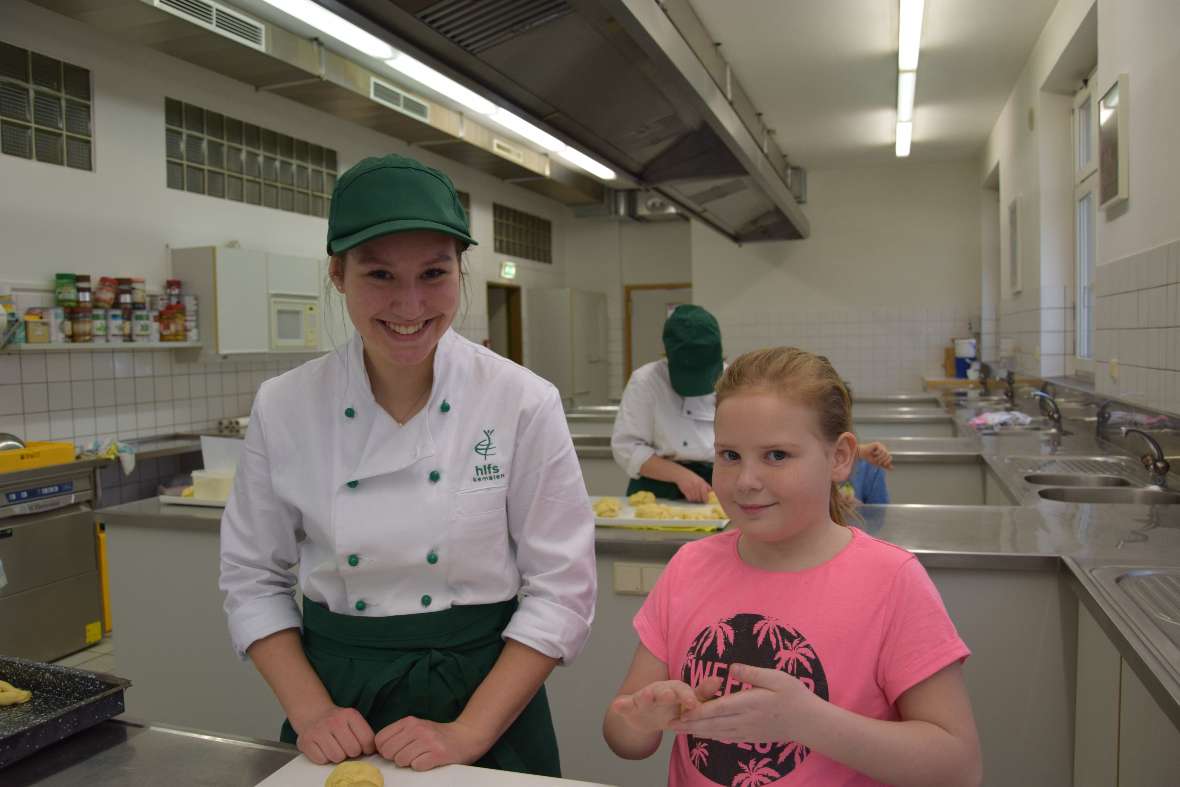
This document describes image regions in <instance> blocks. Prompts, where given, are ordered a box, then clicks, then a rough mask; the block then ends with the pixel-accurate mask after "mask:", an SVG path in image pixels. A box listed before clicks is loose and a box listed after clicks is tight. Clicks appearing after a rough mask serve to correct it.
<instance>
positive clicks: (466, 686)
mask: <svg viewBox="0 0 1180 787" xmlns="http://www.w3.org/2000/svg"><path fill="white" fill-rule="evenodd" d="M473 243H475V241H474V240H473V239H472V237H471V233H470V228H469V225H468V220H467V214H466V212H465V211H464V209H463V207H462V205H461V204H460V202H459V197H458V194H457V193H456V191H455V187H454V185H453V184H452V183H451V180H450V178H448V177H447V176H446V175H445V174H443V173H442V172H439V171H438V170H435V169H431V168H429V167H425V166H423V165H422V164H420V163H418V162H417V161H414V160H413V159H408V158H404V157H402V156H392V155H391V156H383V157H381V158H369V159H365V160H364V161H362V162H360V163H359V164H357V165H356V166H354V167H353V168H351V169H350V170H348V171H347V172H346V173H344V174H343V175H342V176H341V177H340V180H339V182H338V183H337V184H336V187H335V189H334V190H333V193H332V210H331V215H330V216H329V219H328V254H329V255H331V264H330V267H329V272H330V276H331V281H332V284H333V286H335V287H336V289H337V290H339V291H340V292H341V293H343V294H344V299H345V304H346V306H347V309H348V315H349V318H350V319H351V321H352V323H353V325H354V326H355V328H356V333H355V335H354V336H353V338H352V339H351V341H349V343H348V344H347V345H345V346H343V347H341V348H340V349H338V350H336V351H335V352H333V353H329V354H327V355H324V356H322V357H320V358H317V359H315V360H313V361H309V362H308V363H305V364H303V365H302V366H300V367H298V368H296V369H293V370H292V371H290V372H287V373H286V374H283V375H281V376H280V377H277V378H275V379H272V380H268V381H267V382H265V383H263V385H262V387H261V388H260V389H259V391H258V396H257V397H256V399H255V401H254V409H253V412H252V414H251V417H250V429H249V431H248V432H247V434H246V443H245V448H244V451H243V454H242V458H241V462H240V464H239V465H238V470H237V474H236V477H235V480H234V488H233V493H232V494H231V495H230V499H229V503H228V505H227V506H226V509H225V514H224V516H223V517H222V520H221V588H222V590H224V591H225V594H226V599H225V611H226V614H227V617H228V621H229V630H230V635H231V639H232V641H233V646H234V648H235V650H236V651H237V652H238V654H239V655H240V656H242V657H243V658H248V659H249V660H250V661H251V662H253V664H254V666H255V667H256V668H257V669H258V671H259V672H260V673H261V674H262V677H263V678H265V679H266V682H267V683H268V684H269V685H270V687H271V689H272V690H273V691H274V693H275V696H276V697H277V698H278V700H279V703H280V704H281V705H282V707H283V710H284V711H285V712H286V714H287V722H286V723H284V725H283V729H282V733H281V739H282V740H283V741H285V742H288V743H294V744H296V745H297V746H298V748H299V751H301V752H302V753H303V754H305V755H306V756H307V757H308V758H310V759H311V760H312V761H313V762H316V763H320V764H323V763H327V762H340V761H342V760H344V759H347V758H352V757H358V756H360V755H362V754H373V753H374V752H377V753H379V754H381V755H382V756H383V757H385V758H386V759H389V760H392V761H393V762H395V763H396V764H397V765H399V766H403V767H409V768H413V769H414V770H429V769H431V768H435V767H438V766H441V765H447V764H451V763H461V764H472V763H474V764H476V765H479V766H482V767H488V768H496V769H500V770H507V771H517V772H525V773H535V774H541V775H547V776H559V775H560V766H559V762H558V752H557V738H556V734H555V732H554V729H553V722H552V719H551V717H550V713H549V704H548V701H547V700H546V696H545V689H544V682H545V679H546V678H547V677H548V676H549V674H550V672H551V671H552V670H553V669H554V667H556V666H557V665H558V664H562V663H565V664H568V663H570V662H571V661H572V660H573V659H574V657H575V656H576V655H577V654H578V652H579V651H580V650H581V649H582V647H583V645H584V644H585V642H586V639H587V637H588V636H589V633H590V623H591V620H592V619H593V616H594V603H595V594H596V571H595V562H594V520H593V515H592V512H591V509H590V501H589V499H588V497H587V495H586V485H585V482H584V481H583V479H582V473H581V467H580V466H579V464H578V458H577V455H576V454H575V453H574V447H573V441H572V440H571V439H570V433H569V427H568V426H567V425H566V421H565V414H564V412H563V410H562V406H561V398H560V396H559V395H558V392H557V389H556V388H554V387H553V385H551V384H550V383H548V382H546V381H545V380H542V379H541V378H540V377H538V376H537V375H535V374H533V373H531V372H529V371H527V370H526V369H524V368H522V367H520V366H517V365H516V364H514V363H512V362H511V361H508V360H506V359H504V358H501V357H500V356H498V355H496V354H495V353H493V352H491V351H490V350H486V349H484V348H482V347H480V346H478V345H476V344H474V343H472V342H469V341H467V340H466V339H464V338H463V337H462V336H460V335H458V334H457V333H456V332H455V331H454V330H452V328H451V325H452V323H453V322H454V319H455V314H456V311H457V310H458V306H459V301H460V291H461V283H462V279H463V276H464V271H463V267H462V253H463V251H464V250H465V249H466V248H467V247H468V245H470V244H473ZM297 589H298V590H299V591H300V592H301V593H302V596H303V605H302V609H300V607H299V606H297V605H296V601H295V593H296V590H297Z"/></svg>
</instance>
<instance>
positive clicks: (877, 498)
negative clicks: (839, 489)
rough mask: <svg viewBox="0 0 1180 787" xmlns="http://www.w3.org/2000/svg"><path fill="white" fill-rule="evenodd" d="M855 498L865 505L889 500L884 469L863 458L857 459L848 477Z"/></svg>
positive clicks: (883, 502)
mask: <svg viewBox="0 0 1180 787" xmlns="http://www.w3.org/2000/svg"><path fill="white" fill-rule="evenodd" d="M848 480H849V481H850V482H851V483H852V490H853V493H854V494H855V495H856V499H857V500H859V501H860V502H862V503H864V504H865V505H877V504H885V503H888V502H889V487H887V486H886V485H885V471H884V470H882V469H881V468H879V467H877V466H876V465H873V464H869V463H868V462H866V461H865V460H863V459H857V460H856V464H855V465H854V466H853V468H852V475H851V476H850V477H849V479H848Z"/></svg>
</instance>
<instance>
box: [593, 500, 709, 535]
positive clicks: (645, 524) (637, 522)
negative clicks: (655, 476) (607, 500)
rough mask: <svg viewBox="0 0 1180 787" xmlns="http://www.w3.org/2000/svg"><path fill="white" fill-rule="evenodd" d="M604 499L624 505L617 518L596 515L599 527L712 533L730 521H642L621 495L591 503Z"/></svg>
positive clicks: (697, 506)
mask: <svg viewBox="0 0 1180 787" xmlns="http://www.w3.org/2000/svg"><path fill="white" fill-rule="evenodd" d="M603 497H614V498H615V499H616V500H618V501H619V502H620V503H621V504H622V505H621V507H620V508H619V515H618V516H615V517H602V516H597V515H595V517H594V524H595V525H597V526H598V527H621V528H626V529H628V530H663V531H671V532H675V531H686V532H698V533H712V532H715V531H718V530H724V529H725V526H726V525H727V524H728V523H729V520H728V519H640V518H639V517H637V516H635V506H633V505H631V504H630V503H628V502H627V498H626V497H625V496H619V495H592V496H591V497H590V503H591V504H594V503H597V502H598V501H599V500H602V498H603ZM656 502H657V503H660V504H662V505H666V506H670V507H671V508H684V509H687V510H689V511H693V512H700V511H709V510H711V509H712V508H713V506H711V505H706V504H703V503H687V502H685V501H683V500H665V499H663V498H657V499H656Z"/></svg>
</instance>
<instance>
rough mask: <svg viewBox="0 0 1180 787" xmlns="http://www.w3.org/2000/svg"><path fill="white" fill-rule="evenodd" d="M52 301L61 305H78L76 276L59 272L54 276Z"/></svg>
mask: <svg viewBox="0 0 1180 787" xmlns="http://www.w3.org/2000/svg"><path fill="white" fill-rule="evenodd" d="M53 297H54V302H55V303H56V304H57V305H58V306H61V307H63V308H64V307H70V306H77V305H78V278H77V277H76V276H75V275H74V274H72V273H59V274H57V276H56V277H54V284H53Z"/></svg>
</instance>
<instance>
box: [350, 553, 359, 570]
mask: <svg viewBox="0 0 1180 787" xmlns="http://www.w3.org/2000/svg"><path fill="white" fill-rule="evenodd" d="M360 562H361V559H360V557H359V556H357V555H349V556H348V565H350V566H352V567H353V568H356V565H357V563H360Z"/></svg>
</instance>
